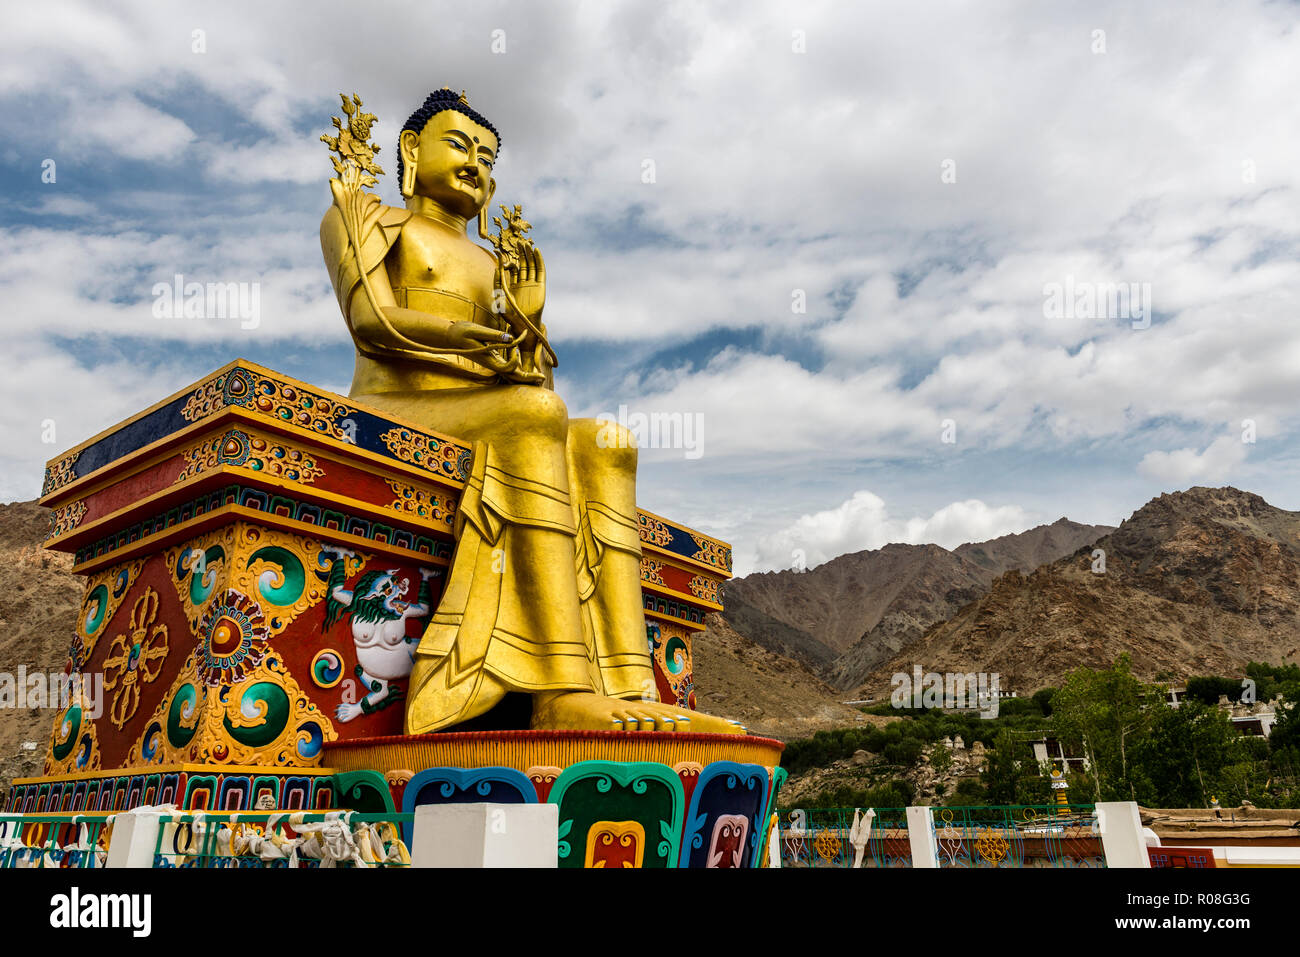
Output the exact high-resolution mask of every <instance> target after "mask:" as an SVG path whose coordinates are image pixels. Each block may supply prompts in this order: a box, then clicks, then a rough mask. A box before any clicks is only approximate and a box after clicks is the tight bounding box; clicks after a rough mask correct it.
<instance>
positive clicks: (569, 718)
mask: <svg viewBox="0 0 1300 957" xmlns="http://www.w3.org/2000/svg"><path fill="white" fill-rule="evenodd" d="M533 728H535V729H545V730H553V731H561V730H564V731H694V732H706V733H711V734H748V733H749V732H748V731H747V729H746V728H745V727H744V726H743V725H740V724H738V723H737V722H735V721H730V720H728V719H726V718H715V717H714V716H713V715H710V714H701V713H700V712H698V711H690V710H688V709H686V708H678V707H676V706H674V705H667V704H661V703H660V702H658V701H637V700H631V701H625V700H623V699H621V698H607V697H605V696H604V695H598V694H592V693H590V692H586V691H572V692H568V693H565V694H556V695H537V696H536V697H535V699H534V705H533Z"/></svg>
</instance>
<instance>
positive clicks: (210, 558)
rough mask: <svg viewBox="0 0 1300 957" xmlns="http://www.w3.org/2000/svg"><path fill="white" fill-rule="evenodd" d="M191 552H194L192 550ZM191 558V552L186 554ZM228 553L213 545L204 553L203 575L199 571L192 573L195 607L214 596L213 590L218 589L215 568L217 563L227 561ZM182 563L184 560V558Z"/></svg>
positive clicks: (192, 598) (191, 597) (191, 596)
mask: <svg viewBox="0 0 1300 957" xmlns="http://www.w3.org/2000/svg"><path fill="white" fill-rule="evenodd" d="M190 551H193V549H191V550H190ZM185 555H186V557H188V556H189V551H187V552H186V553H185ZM225 559H226V551H225V549H223V548H222V547H221V546H220V545H213V546H212V547H211V548H209V549H208V550H207V551H206V552H204V553H203V563H202V566H201V567H202V569H203V572H202V574H199V573H198V571H197V570H195V571H194V572H191V573H190V601H191V602H193V604H194V605H195V606H198V605H202V604H203V603H204V602H205V601H207V600H208V598H210V597H211V595H212V589H214V588H216V587H217V572H216V569H215V568H214V567H213V566H215V565H216V563H217V562H220V561H225ZM182 561H184V559H183V558H182Z"/></svg>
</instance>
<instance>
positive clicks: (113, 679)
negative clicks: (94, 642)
mask: <svg viewBox="0 0 1300 957" xmlns="http://www.w3.org/2000/svg"><path fill="white" fill-rule="evenodd" d="M158 601H159V599H158V593H157V592H156V591H154V590H153V589H152V588H146V589H145V590H144V594H143V595H141V596H140V597H139V598H137V599H136V602H135V605H134V606H133V607H132V609H131V631H130V633H129V634H127V633H126V632H123V633H122V634H119V635H118V636H117V637H116V638H114V639H113V643H112V645H110V646H109V649H108V657H107V658H105V659H104V690H105V691H116V693H115V694H114V695H113V704H112V707H111V708H110V709H109V717H110V718H111V719H112V721H113V724H115V725H116V726H117V728H118V730H121V729H122V727H123V726H124V725H125V724H126V723H127V721H129V720H130V719H131V716H132V715H134V714H135V711H136V708H138V707H139V706H140V692H141V689H142V687H143V686H144V685H147V684H149V683H150V682H152V681H153V680H154V679H155V678H157V677H158V674H159V672H161V671H162V668H163V662H164V661H165V660H166V658H167V626H166V625H165V624H158V625H155V624H154V619H155V618H157V617H158Z"/></svg>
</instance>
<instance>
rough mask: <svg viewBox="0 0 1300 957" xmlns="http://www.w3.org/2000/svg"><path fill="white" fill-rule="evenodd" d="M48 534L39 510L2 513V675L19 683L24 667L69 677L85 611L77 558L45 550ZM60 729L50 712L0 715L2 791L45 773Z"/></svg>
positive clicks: (46, 518) (14, 508) (18, 506)
mask: <svg viewBox="0 0 1300 957" xmlns="http://www.w3.org/2000/svg"><path fill="white" fill-rule="evenodd" d="M49 529H50V513H49V511H48V510H47V509H44V508H41V507H40V506H39V505H37V504H36V503H35V502H15V503H14V504H12V505H0V671H3V672H8V673H9V674H11V675H15V676H16V675H17V672H18V669H19V667H24V668H25V669H26V671H27V672H28V673H29V674H30V673H32V672H41V673H43V674H47V673H58V672H61V671H62V670H63V667H64V665H66V664H67V661H68V645H69V642H70V641H71V640H72V633H73V630H74V629H75V627H76V620H77V613H78V611H79V610H80V608H81V597H82V591H83V585H82V581H81V579H80V578H79V577H77V576H76V575H74V574H72V556H71V555H67V554H64V553H62V552H47V551H45V550H44V549H42V548H41V542H43V541H44V540H45V536H46V534H47V533H48V532H49ZM53 721H54V712H53V711H51V710H35V711H33V710H28V709H25V708H12V707H4V708H0V788H7V787H8V785H9V781H10V780H11V779H12V778H15V777H25V776H28V775H33V774H40V773H41V768H42V766H43V765H44V762H45V747H46V745H47V744H48V743H49V738H50V727H51V725H52V723H53ZM26 742H34V743H35V744H36V747H35V748H33V749H28V748H26V747H24V744H25V743H26Z"/></svg>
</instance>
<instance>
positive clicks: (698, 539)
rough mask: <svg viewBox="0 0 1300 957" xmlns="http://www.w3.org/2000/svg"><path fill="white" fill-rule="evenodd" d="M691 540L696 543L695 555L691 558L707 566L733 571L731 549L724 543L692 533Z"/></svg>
mask: <svg viewBox="0 0 1300 957" xmlns="http://www.w3.org/2000/svg"><path fill="white" fill-rule="evenodd" d="M691 538H692V539H694V541H695V549H696V550H695V554H694V555H692V556H691V558H693V559H695V561H697V562H703V563H704V564H706V565H712V566H714V567H715V568H721V569H723V570H725V571H731V549H730V548H728V547H727V546H726V545H724V544H722V542H717V541H714V540H713V539H711V538H705V537H704V536H703V535H696V534H695V533H694V532H692V533H691Z"/></svg>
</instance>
